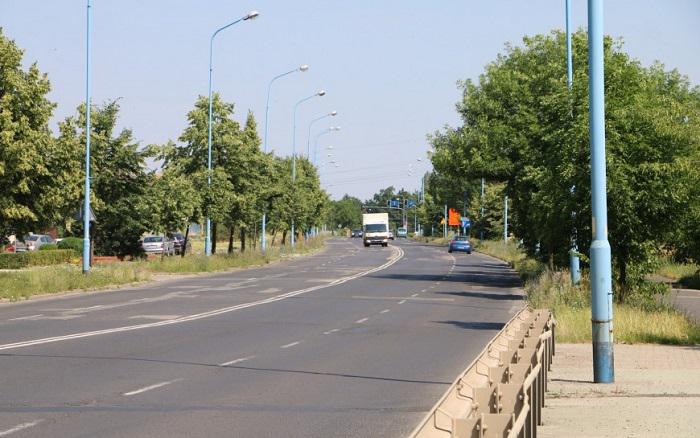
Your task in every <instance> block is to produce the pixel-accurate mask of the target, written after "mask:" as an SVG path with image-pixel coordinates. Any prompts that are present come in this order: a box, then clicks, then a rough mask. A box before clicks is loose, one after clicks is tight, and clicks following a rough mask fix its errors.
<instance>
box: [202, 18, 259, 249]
mask: <svg viewBox="0 0 700 438" xmlns="http://www.w3.org/2000/svg"><path fill="white" fill-rule="evenodd" d="M257 16H258V12H257V11H251V12H249V13H248V14H246V15H245V16H244V17H241V18H239V19H238V20H236V21H232V22H231V23H229V24H227V25H226V26H222V27H220V28H218V29H216V31H215V32H214V33H213V34H211V38H210V39H209V123H208V129H207V130H208V132H207V188H210V187H211V119H212V92H211V88H212V71H213V58H214V38H215V37H216V35H218V34H219V32H221V31H222V30H224V29H227V28H229V27H231V26H233V25H234V24H236V23H238V22H241V21H244V20H252V19H254V18H255V17H257ZM206 213H207V220H206V229H207V231H206V236H205V238H204V255H207V256H210V255H211V218H210V217H209V207H208V206H207V212H206Z"/></svg>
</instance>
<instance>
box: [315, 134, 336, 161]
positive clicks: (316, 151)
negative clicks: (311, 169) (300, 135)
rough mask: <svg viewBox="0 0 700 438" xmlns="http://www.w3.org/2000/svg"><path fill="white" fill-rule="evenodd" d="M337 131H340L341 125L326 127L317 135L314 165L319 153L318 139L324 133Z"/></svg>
mask: <svg viewBox="0 0 700 438" xmlns="http://www.w3.org/2000/svg"><path fill="white" fill-rule="evenodd" d="M335 131H340V126H331V127H330V128H328V129H324V130H323V131H321V132H319V133H318V134H317V135H316V138H315V139H314V166H315V165H316V158H317V157H316V155H317V153H318V139H319V138H321V136H322V135H326V134H330V133H331V132H335Z"/></svg>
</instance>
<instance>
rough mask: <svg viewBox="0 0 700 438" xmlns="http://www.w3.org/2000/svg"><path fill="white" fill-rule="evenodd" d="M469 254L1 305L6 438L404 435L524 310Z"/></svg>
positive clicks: (271, 269) (341, 261) (357, 249)
mask: <svg viewBox="0 0 700 438" xmlns="http://www.w3.org/2000/svg"><path fill="white" fill-rule="evenodd" d="M521 293H522V292H521V291H520V290H519V289H518V279H517V275H516V274H515V273H513V272H512V271H511V270H509V269H508V268H507V266H506V265H505V264H503V263H501V262H499V261H497V260H495V259H492V258H489V257H487V256H483V255H479V254H476V253H475V254H471V255H466V254H457V253H455V254H448V253H447V251H446V250H445V248H441V247H435V246H429V245H423V244H419V243H416V242H411V241H405V240H402V241H400V242H399V241H396V242H395V243H393V244H392V245H390V246H389V247H388V248H381V247H372V248H368V249H366V248H363V247H362V244H361V241H360V240H359V239H332V240H330V241H328V243H327V248H326V249H325V250H324V251H322V252H320V253H317V254H315V255H312V256H308V257H299V258H294V259H291V260H288V261H286V262H283V263H278V264H274V265H270V266H266V267H262V268H255V269H249V270H240V271H235V272H229V273H222V274H216V275H208V276H194V277H187V278H179V279H173V280H167V281H164V282H158V283H151V284H149V285H146V286H139V287H129V288H125V289H120V290H116V291H110V292H97V293H89V294H85V293H79V294H69V295H65V296H62V297H52V298H43V299H36V300H31V301H28V302H23V303H5V304H2V305H0V385H1V386H0V388H1V390H0V437H5V436H12V437H15V436H16V437H164V438H165V437H167V438H175V437H214V436H221V437H223V436H226V437H239V436H240V437H280V436H284V437H328V436H358V437H400V436H405V435H406V434H407V433H409V432H410V431H411V430H412V429H413V428H414V427H415V426H416V425H417V424H418V422H419V421H420V420H421V418H422V417H423V416H424V415H425V414H426V412H427V411H428V410H429V409H430V408H431V407H432V405H433V404H434V403H435V402H436V401H437V400H438V399H439V397H440V396H441V395H442V394H443V392H444V391H445V390H446V389H447V388H448V386H449V385H450V383H451V382H452V381H453V380H454V379H455V378H456V377H457V375H458V374H459V373H460V372H461V371H462V370H463V369H464V368H465V367H466V365H468V363H469V362H470V361H471V360H472V359H473V358H475V357H476V355H477V354H478V353H479V352H480V351H481V350H482V349H483V348H484V346H485V345H486V343H487V342H488V340H489V339H491V338H492V337H493V336H494V335H495V334H496V333H497V331H498V330H499V329H500V328H501V327H502V326H503V324H504V323H505V322H507V321H508V320H509V319H510V318H511V317H512V316H513V315H514V314H515V313H516V312H517V311H518V310H519V309H520V308H521V307H522V306H523V305H524V302H523V299H522V298H523V297H522V295H521Z"/></svg>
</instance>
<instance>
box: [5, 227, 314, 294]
mask: <svg viewBox="0 0 700 438" xmlns="http://www.w3.org/2000/svg"><path fill="white" fill-rule="evenodd" d="M323 244H324V238H323V237H316V238H311V239H308V240H307V241H306V242H304V241H301V242H298V243H297V245H296V248H295V250H294V252H293V253H292V252H291V251H290V250H289V248H286V247H280V246H275V247H272V248H269V249H268V251H267V254H265V255H263V254H262V253H261V252H260V251H259V250H258V251H253V250H251V251H246V252H245V253H234V254H232V255H218V254H217V255H213V256H211V257H205V256H203V255H200V254H193V255H187V256H185V258H181V257H179V256H176V257H166V258H164V259H162V260H161V259H160V258H156V259H151V260H144V261H135V262H120V263H109V264H105V265H96V266H94V267H92V268H91V269H90V272H89V274H88V275H84V274H83V273H82V269H81V267H80V266H78V265H77V264H62V265H54V266H45V267H33V268H27V269H22V270H7V271H0V299H8V300H12V301H16V300H21V299H26V298H28V297H30V296H32V295H37V294H48V293H56V292H64V291H71V290H81V289H98V288H105V287H111V286H118V285H123V284H127V283H134V282H140V281H147V280H150V279H151V278H152V274H154V273H196V272H214V271H225V270H230V269H236V268H244V267H249V266H256V265H264V264H266V263H270V262H272V261H275V260H280V259H283V258H286V257H292V256H294V255H303V254H308V253H311V252H314V251H318V250H319V249H320V248H322V247H323Z"/></svg>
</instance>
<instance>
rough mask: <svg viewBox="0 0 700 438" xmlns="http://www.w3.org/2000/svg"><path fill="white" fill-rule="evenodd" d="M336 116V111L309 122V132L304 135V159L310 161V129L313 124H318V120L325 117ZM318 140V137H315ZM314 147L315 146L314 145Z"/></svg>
mask: <svg viewBox="0 0 700 438" xmlns="http://www.w3.org/2000/svg"><path fill="white" fill-rule="evenodd" d="M337 114H338V112H337V111H331V112H330V113H328V114H324V115H322V116H321V117H317V118H315V119H313V120H312V121H311V122H309V131H308V132H307V133H306V159H307V160H311V127H312V126H313V125H314V123H316V122H318V121H319V120H323V119H325V118H326V117H335V116H336V115H337ZM316 138H317V139H318V137H316ZM314 146H315V144H314Z"/></svg>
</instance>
